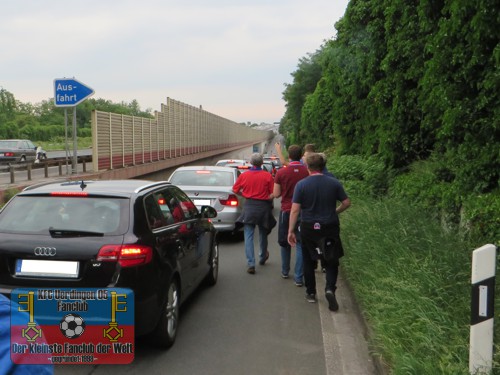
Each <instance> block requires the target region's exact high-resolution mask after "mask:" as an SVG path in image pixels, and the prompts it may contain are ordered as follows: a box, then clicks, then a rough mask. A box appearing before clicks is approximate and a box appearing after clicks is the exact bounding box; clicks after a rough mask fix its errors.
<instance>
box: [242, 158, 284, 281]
mask: <svg viewBox="0 0 500 375" xmlns="http://www.w3.org/2000/svg"><path fill="white" fill-rule="evenodd" d="M263 162H264V160H263V158H262V155H261V154H258V153H255V154H252V156H250V164H252V167H251V168H250V169H249V170H248V171H247V172H245V173H242V174H241V175H240V176H239V177H238V179H237V180H236V182H235V183H234V185H233V191H234V192H235V193H236V194H241V195H243V197H245V204H244V206H243V212H242V214H241V216H240V217H239V218H238V220H237V222H238V223H240V224H243V233H244V235H245V255H246V257H247V265H248V269H247V272H248V273H250V274H252V275H253V274H254V273H255V251H254V246H253V235H254V232H255V226H256V225H258V226H259V247H260V252H259V258H260V261H259V264H260V265H264V264H265V263H266V261H267V259H268V258H269V251H268V250H267V236H268V234H269V233H271V230H272V229H273V228H274V226H275V225H276V219H274V216H273V211H272V192H273V185H274V180H273V177H272V176H271V174H270V173H269V172H267V171H265V170H263V169H262V164H263Z"/></svg>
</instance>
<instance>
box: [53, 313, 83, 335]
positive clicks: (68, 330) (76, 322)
mask: <svg viewBox="0 0 500 375" xmlns="http://www.w3.org/2000/svg"><path fill="white" fill-rule="evenodd" d="M59 329H60V330H61V333H62V334H63V335H64V336H66V337H67V338H68V339H76V338H78V337H80V336H81V335H82V334H83V332H84V331H85V322H84V321H83V319H82V317H81V316H80V315H77V314H68V315H66V316H65V317H64V318H62V320H61V323H59Z"/></svg>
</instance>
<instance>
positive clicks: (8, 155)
mask: <svg viewBox="0 0 500 375" xmlns="http://www.w3.org/2000/svg"><path fill="white" fill-rule="evenodd" d="M35 157H36V147H35V145H34V144H33V142H31V141H30V140H28V139H3V140H0V163H20V162H26V161H34V160H35Z"/></svg>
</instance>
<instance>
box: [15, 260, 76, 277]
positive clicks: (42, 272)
mask: <svg viewBox="0 0 500 375" xmlns="http://www.w3.org/2000/svg"><path fill="white" fill-rule="evenodd" d="M79 268H80V263H79V262H71V261H57V260H32V259H17V261H16V275H17V276H37V277H66V278H77V277H78V270H79Z"/></svg>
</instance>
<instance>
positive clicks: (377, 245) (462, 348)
mask: <svg viewBox="0 0 500 375" xmlns="http://www.w3.org/2000/svg"><path fill="white" fill-rule="evenodd" d="M334 166H337V167H338V168H339V169H337V172H339V173H338V174H342V171H341V170H342V168H343V166H342V165H338V164H335V162H334V163H333V164H330V163H329V169H330V170H333V172H334V173H335V172H336V171H335V168H334ZM340 179H341V180H342V178H341V177H340ZM345 186H346V190H347V193H348V194H349V195H350V197H351V200H352V202H353V203H352V207H351V208H350V209H349V210H347V211H346V212H344V213H342V214H341V231H342V232H341V236H342V240H343V243H344V248H345V252H346V256H345V257H344V258H343V259H342V262H341V264H342V268H343V270H344V271H345V274H346V276H347V278H348V279H349V282H350V284H351V285H352V287H353V289H354V293H355V295H356V298H357V300H358V302H359V304H360V307H361V310H362V311H363V314H364V316H365V318H366V320H367V322H368V326H369V327H370V328H371V331H372V337H371V339H370V341H371V342H370V344H371V346H372V348H373V352H374V353H375V355H376V356H379V357H380V358H381V359H382V361H383V362H385V363H386V364H387V365H388V367H389V368H390V369H391V374H415V375H436V374H450V375H458V374H464V375H465V374H468V373H469V371H468V366H469V364H468V362H469V330H470V326H469V322H470V293H471V285H470V274H471V255H472V251H473V250H474V249H475V248H476V247H479V246H482V245H484V244H483V243H481V244H471V243H468V242H467V241H466V240H464V239H463V236H461V235H460V233H459V232H458V229H457V231H454V230H450V229H449V228H447V229H446V230H445V229H443V228H442V227H441V225H440V223H439V222H438V221H437V220H436V219H435V218H433V217H432V215H430V214H429V213H428V212H426V211H425V210H422V209H421V208H419V207H416V206H415V205H413V204H412V203H411V202H409V201H407V200H403V199H401V198H382V199H375V198H366V196H365V195H364V194H361V195H359V194H357V193H356V191H357V190H359V189H356V186H355V185H352V186H351V187H352V189H351V193H350V192H349V186H350V184H349V181H345ZM352 191H354V193H352ZM497 280H498V278H497ZM497 284H498V282H497ZM498 287H499V285H497V290H499V289H498ZM499 308H500V303H499V299H497V301H496V310H497V311H499V310H498V309H499ZM498 327H499V325H498V324H497V325H496V328H495V339H496V341H498V340H499V339H500V328H498ZM494 362H495V369H494V374H500V364H499V363H500V357H499V355H498V354H496V355H495V358H494Z"/></svg>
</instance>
